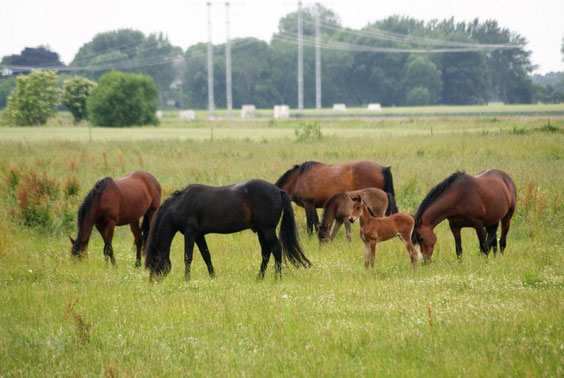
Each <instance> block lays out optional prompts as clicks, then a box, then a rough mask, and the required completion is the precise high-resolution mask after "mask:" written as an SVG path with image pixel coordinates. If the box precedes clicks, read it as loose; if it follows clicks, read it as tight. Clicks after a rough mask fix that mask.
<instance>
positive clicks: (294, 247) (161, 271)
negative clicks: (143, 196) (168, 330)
mask: <svg viewBox="0 0 564 378" xmlns="http://www.w3.org/2000/svg"><path fill="white" fill-rule="evenodd" d="M282 214H283V216H282V222H281V226H280V239H281V241H282V245H280V241H279V239H278V238H277V237H276V226H277V225H278V223H279V221H280V217H281V215H282ZM246 229H251V230H252V231H253V232H256V233H257V235H258V240H259V243H260V246H261V251H262V263H261V265H260V271H259V274H258V278H259V279H262V278H264V272H265V270H266V267H267V265H268V261H269V259H270V255H271V253H272V254H273V255H274V259H275V268H276V272H275V277H276V278H278V277H281V275H282V252H283V253H284V257H285V258H286V260H287V261H289V262H290V263H292V264H293V265H294V266H296V267H299V266H303V267H309V266H311V262H310V261H309V260H308V259H307V257H306V256H305V255H304V253H303V252H302V248H301V246H300V244H299V241H298V234H297V230H296V223H295V220H294V211H293V210H292V203H291V200H290V197H289V196H288V194H287V193H286V192H284V191H283V190H280V189H279V188H277V187H276V186H274V185H272V184H270V183H268V182H266V181H263V180H250V181H247V182H241V183H238V184H234V185H229V186H221V187H212V186H205V185H200V184H193V185H189V186H187V187H186V188H184V189H182V190H179V191H176V192H175V193H174V194H172V195H171V196H170V197H169V198H168V199H167V200H166V201H164V202H163V204H162V206H161V207H160V209H159V210H158V211H157V214H156V216H155V219H154V221H153V225H152V226H151V231H150V233H149V241H148V243H147V246H146V257H145V266H146V267H147V268H148V269H149V271H150V278H151V280H153V279H154V278H157V277H164V276H166V275H167V274H168V273H169V271H170V269H171V263H170V257H169V255H170V245H171V243H172V239H173V238H174V235H175V234H176V233H177V232H180V233H182V234H183V235H184V265H185V270H184V277H185V279H186V280H190V271H191V264H192V254H193V251H194V242H196V244H197V245H198V249H199V250H200V254H201V255H202V258H203V259H204V262H205V263H206V265H207V268H208V273H209V275H210V277H214V276H215V270H214V267H213V265H212V261H211V257H210V252H209V249H208V246H207V243H206V239H205V235H206V234H209V233H219V234H231V233H235V232H239V231H242V230H246Z"/></svg>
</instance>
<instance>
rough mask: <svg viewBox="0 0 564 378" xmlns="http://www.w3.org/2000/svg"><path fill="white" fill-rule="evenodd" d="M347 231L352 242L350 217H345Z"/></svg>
mask: <svg viewBox="0 0 564 378" xmlns="http://www.w3.org/2000/svg"><path fill="white" fill-rule="evenodd" d="M344 223H345V232H346V234H347V240H348V241H349V243H350V242H352V237H351V222H349V221H348V219H345V222H344Z"/></svg>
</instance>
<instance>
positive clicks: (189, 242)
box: [184, 231, 196, 281]
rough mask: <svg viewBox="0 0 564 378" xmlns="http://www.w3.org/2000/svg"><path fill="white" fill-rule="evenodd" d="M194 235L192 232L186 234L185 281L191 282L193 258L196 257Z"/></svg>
mask: <svg viewBox="0 0 564 378" xmlns="http://www.w3.org/2000/svg"><path fill="white" fill-rule="evenodd" d="M195 239H196V238H195V237H194V233H193V232H192V231H185V232H184V279H185V280H186V281H190V269H191V266H192V258H193V256H194V240H195Z"/></svg>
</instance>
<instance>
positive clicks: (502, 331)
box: [0, 116, 564, 377]
mask: <svg viewBox="0 0 564 378" xmlns="http://www.w3.org/2000/svg"><path fill="white" fill-rule="evenodd" d="M173 118H174V117H172V116H170V117H168V116H167V117H165V120H164V121H163V122H162V124H161V126H159V127H142V128H128V129H112V128H93V129H92V130H91V132H92V141H90V137H89V129H88V128H87V127H85V125H79V126H71V125H69V121H68V117H67V116H61V117H59V118H57V119H55V120H53V121H51V122H50V123H49V125H48V126H47V127H33V128H31V127H30V128H13V127H0V376H55V375H59V376H100V375H104V376H112V377H116V376H179V375H183V376H186V375H194V376H533V377H542V376H551V377H554V376H563V375H564V358H563V357H562V356H563V352H564V253H563V252H564V244H563V242H562V240H564V190H563V187H564V164H563V163H564V132H563V130H564V120H562V119H558V118H556V119H551V120H550V123H548V122H549V121H548V120H547V119H546V118H527V117H520V118H495V117H494V116H492V117H488V118H473V117H472V118H468V119H455V118H440V119H434V118H409V119H354V120H353V119H351V120H342V119H341V120H339V119H327V120H318V121H310V120H307V121H305V120H296V119H293V120H289V121H281V122H274V121H270V120H260V119H259V120H253V121H241V120H230V121H225V120H217V121H205V120H197V121H194V122H185V123H180V122H178V121H176V120H174V119H173ZM296 128H297V129H298V130H300V131H301V132H300V133H299V135H297V134H296V132H295V130H296ZM308 128H309V129H310V130H313V129H315V130H320V131H321V137H318V136H317V134H315V133H313V134H307V133H304V130H306V129H308ZM212 132H213V139H212ZM306 160H317V161H322V162H325V163H342V162H349V161H356V160H371V161H375V162H378V163H380V164H383V165H391V166H392V173H393V176H394V185H395V190H396V196H397V202H398V207H399V209H400V211H401V212H407V213H414V212H415V210H416V208H417V206H418V204H419V203H420V202H421V200H422V199H423V198H424V196H425V195H426V194H427V192H428V191H429V190H430V189H431V188H432V187H433V186H434V185H436V184H437V183H438V182H440V181H441V180H443V179H444V178H445V177H447V176H448V175H450V174H451V173H452V172H454V171H456V170H465V171H467V172H468V173H477V172H479V171H481V170H484V169H487V168H498V169H502V170H504V171H506V172H507V173H509V174H510V175H511V176H512V177H513V179H514V181H515V183H516V185H517V189H518V198H517V210H516V214H515V215H514V217H513V221H512V226H511V230H510V232H509V235H508V246H507V250H506V253H505V255H504V257H503V259H501V258H499V257H498V258H495V259H494V258H493V255H490V256H489V257H487V258H486V257H484V256H482V255H481V254H480V252H479V248H478V241H477V238H476V235H475V232H474V230H472V229H464V230H463V233H462V242H463V249H464V252H463V257H462V259H461V260H460V261H458V260H457V258H456V254H455V251H454V240H453V237H452V235H451V233H450V229H449V227H448V224H447V223H446V222H444V223H442V224H440V225H439V226H438V227H437V229H436V232H437V237H438V241H437V245H436V246H435V252H434V254H433V258H432V262H431V263H430V264H428V265H420V266H419V267H418V269H417V270H416V271H413V270H412V269H411V268H410V266H409V259H408V255H407V251H406V250H405V247H404V246H403V244H402V243H401V242H400V241H399V240H390V241H388V242H385V243H381V244H379V245H378V247H377V250H376V263H375V267H374V269H365V268H364V263H363V259H364V253H363V245H362V242H361V241H360V239H359V237H358V225H357V224H355V225H353V242H352V243H351V244H349V243H348V242H347V241H346V238H345V237H344V232H343V230H341V233H340V234H339V235H338V237H337V238H336V240H335V241H334V242H333V243H332V244H329V245H324V246H322V247H320V245H319V243H318V241H317V238H315V237H308V235H307V233H306V227H305V214H304V212H303V210H302V209H301V208H298V207H294V209H295V213H296V219H297V223H298V229H299V234H300V239H301V243H302V246H303V249H304V251H305V253H306V255H307V256H308V258H309V259H310V260H311V261H312V263H313V266H312V267H311V268H310V269H294V268H293V267H291V266H287V267H284V271H283V277H282V279H280V280H275V278H274V267H273V261H271V264H270V266H269V268H268V270H267V274H266V278H265V279H264V281H261V282H257V280H256V274H257V273H258V269H259V265H260V262H261V257H260V247H259V243H258V240H257V237H256V235H255V234H253V233H252V231H245V232H242V233H238V234H233V235H209V236H208V237H207V241H208V245H209V247H210V252H211V257H212V261H213V262H214V266H215V269H216V274H217V277H216V278H215V279H211V278H209V276H208V274H207V269H206V267H205V264H204V263H203V261H202V259H201V256H200V255H199V253H198V251H197V250H196V251H195V255H194V262H193V264H192V280H191V281H190V282H185V281H184V279H183V273H184V272H183V270H184V265H183V239H182V238H181V237H179V236H177V238H176V239H175V241H174V242H173V247H172V251H171V259H172V271H171V273H170V274H169V276H168V277H167V278H166V279H165V280H164V281H162V282H159V283H151V282H149V278H148V272H146V271H144V270H143V269H140V270H139V269H135V268H134V261H135V256H134V249H133V237H132V234H131V232H130V231H129V228H128V227H120V228H118V229H116V234H115V237H114V242H113V246H114V252H115V256H116V260H117V265H116V267H112V266H107V265H106V263H105V261H104V258H103V254H102V247H103V243H102V239H101V237H100V236H99V235H98V234H97V233H96V232H95V233H93V235H92V237H91V240H90V246H89V256H88V259H85V260H84V261H79V262H77V261H74V260H73V259H71V257H70V243H69V239H68V235H71V236H73V237H74V236H75V235H76V225H75V222H76V212H77V210H78V207H79V206H80V203H81V202H82V199H83V197H84V196H85V195H86V193H87V192H88V191H89V190H90V188H91V187H92V185H93V184H94V183H95V182H96V180H98V179H100V178H103V177H106V176H111V177H116V178H117V177H120V176H122V175H123V174H125V173H127V172H130V171H133V170H138V169H143V170H147V171H149V172H151V173H153V174H154V175H155V176H156V177H157V178H158V179H159V180H160V182H161V184H162V187H163V192H164V193H163V199H164V198H166V197H167V196H168V195H170V194H171V193H172V192H173V191H174V190H176V189H179V188H182V187H184V186H186V185H188V184H191V183H196V182H197V183H204V184H209V185H226V184H231V183H235V182H239V181H243V180H248V179H251V178H263V179H265V180H267V181H270V182H274V181H276V179H277V178H278V177H279V176H281V175H282V174H283V173H284V172H285V171H286V170H287V169H289V168H291V167H292V166H293V165H294V164H297V163H302V162H304V161H306ZM319 213H320V215H321V211H319Z"/></svg>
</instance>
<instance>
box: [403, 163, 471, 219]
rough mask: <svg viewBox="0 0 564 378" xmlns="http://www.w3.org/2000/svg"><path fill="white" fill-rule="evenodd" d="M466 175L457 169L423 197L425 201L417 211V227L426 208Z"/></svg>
mask: <svg viewBox="0 0 564 378" xmlns="http://www.w3.org/2000/svg"><path fill="white" fill-rule="evenodd" d="M465 175H466V172H460V171H456V172H454V173H453V174H452V175H450V176H448V177H447V178H446V179H444V180H443V181H441V182H440V183H439V184H438V185H437V186H435V187H434V188H433V189H431V190H430V191H429V193H428V194H427V196H426V197H425V198H424V199H423V201H422V202H421V204H420V205H419V207H418V208H417V212H416V213H415V217H414V218H415V227H417V222H419V220H420V219H421V217H422V216H423V213H424V212H425V210H427V208H428V207H429V206H431V205H432V204H433V203H435V201H437V200H438V199H439V198H440V197H441V196H442V195H443V193H444V192H445V190H447V189H448V188H449V187H450V186H451V185H452V184H453V183H454V182H455V181H456V180H457V179H458V178H459V177H461V176H465Z"/></svg>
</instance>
